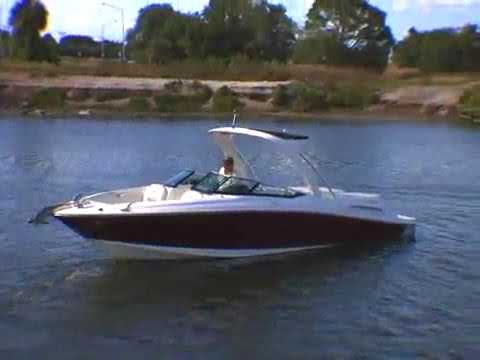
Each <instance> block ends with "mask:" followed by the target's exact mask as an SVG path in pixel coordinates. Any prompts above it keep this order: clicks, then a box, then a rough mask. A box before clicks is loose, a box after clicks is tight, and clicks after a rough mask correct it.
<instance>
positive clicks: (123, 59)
mask: <svg viewBox="0 0 480 360" xmlns="http://www.w3.org/2000/svg"><path fill="white" fill-rule="evenodd" d="M102 5H103V6H106V7H109V8H111V9H114V10H117V11H120V13H121V15H122V61H124V62H125V61H126V60H127V58H126V56H125V14H124V11H123V8H121V7H118V6H115V5H112V4H109V3H106V2H103V3H102Z"/></svg>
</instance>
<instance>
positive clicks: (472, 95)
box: [460, 85, 480, 108]
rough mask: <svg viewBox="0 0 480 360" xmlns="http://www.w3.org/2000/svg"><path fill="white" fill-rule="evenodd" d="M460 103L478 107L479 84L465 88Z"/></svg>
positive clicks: (468, 106)
mask: <svg viewBox="0 0 480 360" xmlns="http://www.w3.org/2000/svg"><path fill="white" fill-rule="evenodd" d="M460 104H461V105H463V106H464V107H466V108H480V85H477V86H474V87H472V88H470V89H467V90H465V92H464V93H463V95H462V97H461V98H460Z"/></svg>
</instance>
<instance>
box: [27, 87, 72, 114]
mask: <svg viewBox="0 0 480 360" xmlns="http://www.w3.org/2000/svg"><path fill="white" fill-rule="evenodd" d="M65 98H66V95H65V91H64V90H62V89H54V88H52V89H42V90H40V91H38V92H36V93H35V94H33V96H32V101H31V105H32V107H36V108H44V109H58V108H62V107H63V106H64V105H65Z"/></svg>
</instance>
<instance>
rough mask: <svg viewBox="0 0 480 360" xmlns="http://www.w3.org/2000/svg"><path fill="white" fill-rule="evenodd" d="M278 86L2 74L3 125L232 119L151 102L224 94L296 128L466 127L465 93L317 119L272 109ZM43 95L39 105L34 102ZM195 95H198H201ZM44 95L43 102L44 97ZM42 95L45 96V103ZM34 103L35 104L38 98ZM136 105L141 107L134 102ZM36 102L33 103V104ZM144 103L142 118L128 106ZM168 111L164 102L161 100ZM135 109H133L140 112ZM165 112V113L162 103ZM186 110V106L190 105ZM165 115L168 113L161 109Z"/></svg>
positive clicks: (390, 101) (320, 114) (387, 95)
mask: <svg viewBox="0 0 480 360" xmlns="http://www.w3.org/2000/svg"><path fill="white" fill-rule="evenodd" d="M289 83H291V82H290V81H286V82H275V81H247V82H241V81H215V80H209V81H202V80H184V79H176V80H172V79H138V78H104V77H99V76H97V77H92V76H87V77H82V76H61V77H58V78H46V77H39V78H29V77H28V76H27V75H26V74H20V73H17V74H0V117H4V116H15V117H17V116H25V117H28V118H62V117H71V118H98V119H125V118H131V119H176V118H179V117H195V118H226V117H231V116H232V115H231V112H229V113H220V112H216V111H214V108H213V106H212V98H210V99H209V100H207V99H205V100H202V101H205V102H203V103H202V104H201V105H200V106H196V109H193V108H192V109H191V110H188V108H187V111H182V110H183V105H181V104H180V105H178V106H177V107H175V106H174V110H172V111H171V112H170V110H169V109H168V111H159V110H160V108H157V106H158V105H157V104H156V103H155V101H156V97H164V98H166V99H169V98H171V97H182V96H183V97H184V98H185V99H191V98H194V97H195V96H198V95H199V94H200V95H202V94H201V92H202V91H203V90H205V89H207V90H208V91H210V92H212V93H214V92H215V90H218V89H219V88H220V87H222V86H227V87H228V88H229V89H231V90H232V91H233V93H234V94H235V96H236V97H237V99H238V100H239V102H240V104H241V106H240V108H239V109H238V110H239V113H240V114H241V115H242V116H244V117H261V118H268V119H279V118H286V119H295V120H299V121H323V122H325V121H334V122H335V121H347V122H348V121H355V122H365V121H385V122H395V121H414V122H431V121H438V122H468V120H465V119H462V118H461V114H460V110H459V109H460V107H459V99H460V97H461V95H462V94H463V91H464V88H465V87H464V86H428V85H425V86H407V85H405V86H400V87H397V88H395V89H390V90H388V89H383V90H379V99H378V101H377V102H375V103H372V105H367V106H366V107H365V108H363V109H359V108H355V107H341V108H336V107H330V108H328V109H325V110H321V111H318V110H317V111H307V112H294V111H291V110H287V109H286V108H285V107H281V106H277V105H274V102H273V98H274V94H275V91H276V90H277V89H278V87H279V86H281V85H285V84H289ZM41 92H44V94H43V95H44V96H43V97H41V99H40V100H41V101H43V102H42V103H41V104H43V105H40V104H39V103H38V102H35V101H33V99H34V98H35V97H36V96H37V95H38V94H39V93H41ZM199 92H200V93H199ZM45 93H46V94H45ZM45 95H46V96H45ZM37 97H38V96H37ZM139 98H140V99H139ZM37 100H38V99H37ZM132 100H141V101H140V106H143V108H142V110H141V111H140V110H138V111H137V110H136V109H137V107H132V106H131V101H132ZM166 103H167V104H168V100H166ZM137 105H138V104H137ZM162 105H164V104H163V103H162ZM187 105H188V104H187ZM163 109H165V110H167V108H165V106H163Z"/></svg>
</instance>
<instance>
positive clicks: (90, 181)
mask: <svg viewBox="0 0 480 360" xmlns="http://www.w3.org/2000/svg"><path fill="white" fill-rule="evenodd" d="M224 124H225V122H223V121H222V120H202V121H199V120H195V119H185V120H172V121H143V120H142V121H141V120H135V121H126V120H123V121H95V120H78V119H77V120H69V121H64V120H38V119H36V120H26V119H4V120H1V121H0V183H1V184H2V186H1V187H0V334H1V336H0V358H2V359H15V358H25V359H30V358H39V357H41V358H48V359H70V358H72V359H88V358H94V357H95V358H115V359H123V358H125V359H131V358H133V357H138V356H139V355H141V356H140V357H141V358H145V359H147V358H155V359H156V358H174V359H197V358H198V359H226V358H238V359H243V358H260V359H268V358H272V359H273V358H282V359H285V358H287V359H289V358H292V359H299V358H302V359H310V358H311V359H318V358H335V359H336V358H369V359H375V358H378V359H383V358H401V359H403V358H428V359H436V358H440V359H456V358H465V359H474V358H477V357H478V355H479V354H480V340H479V339H480V305H479V304H480V261H479V259H480V237H479V233H480V131H479V129H478V128H467V127H461V126H453V125H447V124H438V123H435V124H429V123H413V122H412V123H394V124H392V123H378V122H377V123H362V124H354V123H349V122H345V123H341V124H339V123H321V124H320V123H314V122H302V121H288V120H285V121H269V122H265V121H261V120H258V121H255V120H250V121H248V122H247V125H251V126H257V127H261V126H263V127H268V128H271V129H276V130H281V129H283V128H288V129H290V130H292V131H296V132H300V133H306V134H308V135H310V136H311V139H312V141H311V144H310V147H309V149H308V152H309V154H310V156H311V157H313V158H314V159H315V161H316V162H317V163H318V164H319V165H320V166H321V167H322V169H323V171H324V174H325V175H326V176H327V177H328V178H329V179H330V181H331V182H332V183H334V184H335V185H336V186H339V187H341V188H344V189H347V190H358V191H368V192H379V193H382V194H383V196H384V198H385V199H386V200H387V201H388V202H389V203H390V204H391V205H392V206H393V207H396V208H398V209H399V210H401V212H402V213H404V214H405V215H410V216H415V217H417V218H418V229H417V241H416V242H409V243H393V244H387V245H385V246H382V247H376V248H373V249H372V248H369V249H356V250H342V251H329V252H325V253H319V254H312V255H299V256H289V257H279V258H266V259H260V260H253V261H252V260H248V261H247V260H234V261H206V262H184V263H165V262H164V263H162V262H153V263H152V262H150V263H148V262H143V263H142V262H124V263H121V262H119V263H116V262H114V261H112V260H109V259H108V258H106V256H105V254H103V253H101V252H99V251H98V250H97V249H96V248H95V247H94V246H93V245H92V244H91V243H90V242H88V241H84V240H82V239H80V238H78V237H77V236H76V235H74V234H73V233H72V232H71V231H69V230H68V229H66V228H64V227H63V226H62V225H60V224H58V223H55V222H54V223H52V224H51V225H50V226H42V227H34V226H31V225H28V224H27V220H28V219H29V217H31V216H32V215H33V214H34V213H35V212H36V211H37V210H39V209H40V208H42V207H43V206H45V205H48V204H52V203H57V202H59V201H62V200H65V199H70V198H72V197H73V196H74V195H75V194H78V193H91V192H97V191H101V190H105V189H112V188H121V187H129V186H135V185H141V184H148V183H154V182H158V181H160V180H162V179H165V178H167V177H168V176H169V175H171V174H172V173H174V172H176V171H177V170H180V169H182V168H200V169H205V170H208V169H210V168H216V167H217V166H218V164H219V161H220V159H221V157H220V154H219V153H218V152H217V149H216V147H215V145H213V144H211V143H210V140H209V139H208V136H206V131H207V130H208V129H209V128H211V127H213V126H215V125H224ZM270 159H276V160H279V161H276V163H280V165H275V167H271V166H270V167H269V165H267V164H268V163H269V161H268V160H270ZM257 160H258V162H259V163H260V164H261V166H260V167H261V168H262V170H263V171H264V173H265V175H266V176H268V175H269V174H270V175H271V174H273V173H274V172H275V171H277V170H278V171H280V174H279V177H287V176H288V175H289V174H290V175H292V172H291V171H289V170H288V169H289V166H290V165H291V164H290V163H289V162H288V161H287V160H286V159H284V158H282V157H281V156H280V155H278V154H276V153H272V152H267V151H266V150H263V149H262V151H261V154H260V156H258V158H257ZM283 167H285V168H283ZM294 175H295V174H293V175H292V176H293V177H295V176H294Z"/></svg>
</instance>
